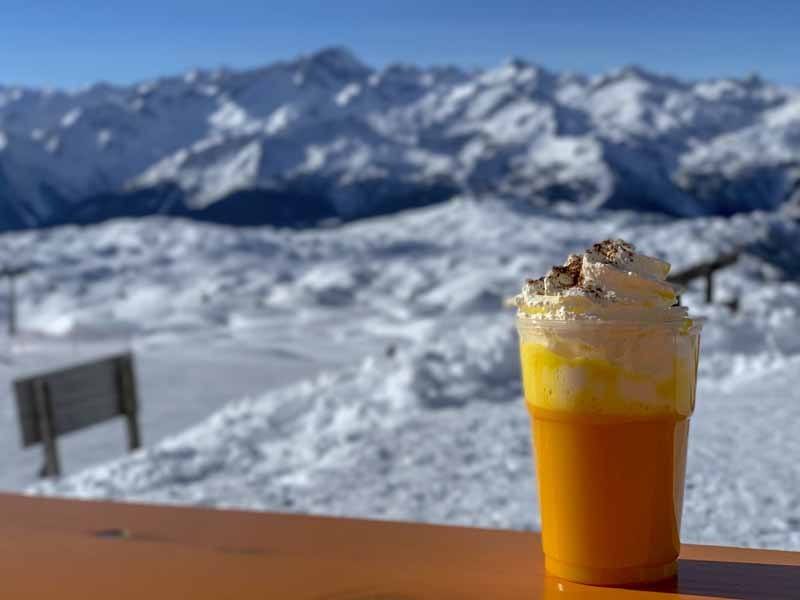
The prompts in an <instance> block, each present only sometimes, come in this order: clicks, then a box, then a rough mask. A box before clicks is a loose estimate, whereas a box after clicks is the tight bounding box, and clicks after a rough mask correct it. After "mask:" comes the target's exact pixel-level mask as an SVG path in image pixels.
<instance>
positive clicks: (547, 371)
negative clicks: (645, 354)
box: [520, 341, 694, 417]
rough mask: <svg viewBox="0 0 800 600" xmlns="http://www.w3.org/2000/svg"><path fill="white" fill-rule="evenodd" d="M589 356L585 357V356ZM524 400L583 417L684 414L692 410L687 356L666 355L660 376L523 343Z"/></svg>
mask: <svg viewBox="0 0 800 600" xmlns="http://www.w3.org/2000/svg"><path fill="white" fill-rule="evenodd" d="M587 354H588V353H587ZM520 356H521V359H522V380H523V385H524V389H525V400H526V402H527V403H528V404H529V405H530V406H531V407H536V408H540V409H544V410H548V411H568V412H573V413H580V414H586V415H592V414H608V415H636V416H644V417H647V416H654V415H668V414H669V415H683V416H688V415H690V414H691V412H692V410H693V408H694V367H693V364H692V356H691V355H685V354H684V355H679V354H678V353H675V354H674V356H673V357H671V358H670V357H669V356H667V360H670V361H671V364H668V365H666V368H664V369H662V370H661V372H660V374H659V375H655V374H654V373H652V372H647V373H644V372H636V371H635V370H632V369H626V368H625V366H624V365H619V364H613V363H611V362H609V361H606V360H603V359H600V358H596V357H587V356H578V355H575V356H566V355H562V354H558V353H556V352H554V351H553V350H551V349H550V348H548V347H547V346H544V345H541V344H537V343H531V342H525V341H523V342H521V344H520Z"/></svg>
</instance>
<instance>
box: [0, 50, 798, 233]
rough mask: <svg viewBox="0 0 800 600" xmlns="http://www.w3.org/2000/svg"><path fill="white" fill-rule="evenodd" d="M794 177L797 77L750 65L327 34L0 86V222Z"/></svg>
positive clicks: (670, 189)
mask: <svg viewBox="0 0 800 600" xmlns="http://www.w3.org/2000/svg"><path fill="white" fill-rule="evenodd" d="M165 190H167V192H165ZM798 190H800V91H798V90H795V89H792V88H788V87H785V86H779V85H775V84H771V83H769V82H766V81H764V80H763V79H761V78H760V77H755V76H751V77H748V78H744V79H724V78H722V79H706V80H698V81H688V80H682V79H680V78H677V77H672V76H669V75H664V74H657V73H652V72H650V71H647V70H646V69H643V68H641V67H638V66H635V65H633V66H626V67H623V68H620V69H616V70H614V71H611V72H609V73H606V74H602V75H598V76H594V77H587V76H585V75H580V74H574V73H559V72H556V71H552V70H549V69H547V68H545V67H542V66H540V65H537V64H534V63H532V62H529V61H526V60H523V59H519V58H514V59H510V60H508V61H506V62H505V63H503V64H501V65H500V66H498V67H496V68H492V69H486V70H474V71H467V70H462V69H459V68H457V67H418V66H415V65H412V64H393V65H389V66H386V67H384V68H382V69H375V68H372V67H370V66H368V65H366V64H365V63H363V62H362V61H360V60H359V59H358V58H357V57H356V56H355V55H354V54H353V53H352V52H350V51H349V50H347V49H346V48H343V47H332V48H326V49H322V50H320V51H317V52H314V53H311V54H307V55H302V56H300V57H297V58H295V59H291V60H281V61H276V62H273V63H271V64H269V65H265V66H263V67H257V68H253V69H245V70H235V69H227V68H224V69H196V70H192V71H188V72H186V73H184V74H182V75H172V76H166V77H161V78H157V79H154V80H151V81H145V82H140V83H135V84H131V85H123V86H116V85H111V84H107V83H98V84H94V85H92V86H88V87H86V88H82V89H80V90H75V91H63V90H37V89H35V88H27V87H26V88H23V87H15V86H2V85H0V230H9V229H23V228H30V227H41V226H48V225H57V224H61V223H69V222H94V220H102V219H105V218H112V217H114V216H135V215H140V214H152V213H159V214H174V215H179V216H188V217H194V218H198V219H202V220H214V221H219V222H230V223H239V222H241V221H242V220H246V218H252V219H254V221H253V223H252V224H259V223H271V224H277V225H289V226H305V225H313V224H314V223H315V222H316V221H318V220H320V219H327V218H339V219H344V220H349V219H353V218H359V217H364V216H371V215H373V214H380V213H383V212H387V211H393V210H401V209H403V208H406V207H411V206H418V205H422V204H427V203H432V202H439V201H442V200H446V199H447V198H448V197H450V196H452V195H455V194H457V193H461V192H465V193H471V194H494V195H503V196H509V197H514V198H522V199H525V200H528V201H530V202H532V203H534V204H539V205H548V204H551V203H560V204H573V205H575V206H578V207H582V208H588V209H592V208H611V209H615V208H623V209H634V210H645V211H655V212H662V213H667V214H671V215H675V216H696V215H711V214H722V215H725V214H732V213H736V212H743V211H751V210H756V209H760V210H775V209H778V208H780V207H781V206H783V205H789V204H792V203H795V204H796V202H797V197H798V193H799V192H798Z"/></svg>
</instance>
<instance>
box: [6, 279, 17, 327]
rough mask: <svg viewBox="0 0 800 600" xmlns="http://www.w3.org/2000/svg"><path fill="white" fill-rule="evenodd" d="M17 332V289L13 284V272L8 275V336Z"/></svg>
mask: <svg viewBox="0 0 800 600" xmlns="http://www.w3.org/2000/svg"><path fill="white" fill-rule="evenodd" d="M16 334H17V291H16V286H15V285H14V273H9V275H8V337H14V336H15V335H16Z"/></svg>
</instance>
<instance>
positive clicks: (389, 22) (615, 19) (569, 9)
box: [0, 0, 800, 87]
mask: <svg viewBox="0 0 800 600" xmlns="http://www.w3.org/2000/svg"><path fill="white" fill-rule="evenodd" d="M76 5H79V6H80V8H79V9H78V8H75V6H76ZM0 15H1V16H0V23H1V24H0V83H5V84H19V83H22V84H28V85H48V86H59V87H76V86H79V85H84V84H87V83H92V82H95V81H99V80H105V81H112V82H131V81H138V80H142V79H148V78H151V77H153V76H157V75H163V74H168V73H175V72H179V71H183V70H186V69H189V68H192V67H197V66H201V67H216V66H220V65H227V66H233V67H247V66H254V65H259V64H264V63H267V62H270V61H272V60H275V59H278V58H289V57H292V56H295V55H297V54H299V53H303V52H308V51H311V50H314V49H317V48H319V47H322V46H327V45H345V46H348V47H350V48H351V49H352V50H353V51H354V52H355V53H356V54H357V55H358V56H359V57H361V58H362V59H363V60H365V61H366V62H368V63H370V64H373V65H376V66H380V65H384V64H386V63H389V62H393V61H407V62H417V63H421V64H441V63H451V64H459V65H464V66H491V65H495V64H498V63H500V62H501V61H502V60H503V59H504V58H506V57H509V56H520V57H524V58H528V59H531V60H533V61H535V62H538V63H541V64H543V65H545V66H548V67H552V68H556V69H569V70H573V71H581V72H586V73H598V72H601V71H604V70H608V69H611V68H614V67H617V66H620V65H625V64H631V63H636V64H641V65H643V66H645V67H647V68H650V69H653V70H656V71H661V72H666V73H673V74H678V75H682V76H686V77H692V78H697V77H703V76H713V75H736V76H743V75H747V74H749V73H752V72H758V73H760V74H761V75H763V76H764V77H766V78H768V79H772V80H775V81H779V82H782V83H789V84H793V85H798V84H800V72H798V70H797V69H796V66H795V65H796V64H797V59H798V57H800V35H798V33H797V32H798V26H797V24H798V23H800V2H788V1H783V0H772V1H770V2H755V1H752V2H739V1H737V0H728V1H727V2H721V1H717V0H695V1H693V2H687V1H683V0H669V1H667V2H662V1H657V0H650V1H648V0H639V1H630V0H614V1H602V0H595V1H591V0H586V1H584V2H578V1H575V0H561V1H558V2H556V1H553V2H536V1H534V0H528V1H527V2H517V1H510V0H509V1H504V0H489V1H481V2H478V1H477V0H475V1H473V2H469V1H464V0H458V1H452V0H427V1H425V2H419V1H417V0H399V1H398V0H395V1H393V2H392V1H387V0H372V1H367V0H363V1H362V0H359V1H355V0H353V1H348V0H339V1H336V0H327V1H326V0H319V1H316V2H311V1H308V0H285V1H284V2H271V1H267V0H262V1H260V2H259V1H238V0H216V1H214V2H207V1H205V0H194V1H193V2H189V1H170V0H161V1H153V0H135V1H134V0H129V1H128V2H124V3H123V2H119V1H116V0H111V1H109V0H105V1H100V0H83V1H82V2H77V3H71V2H63V1H58V2H52V1H45V0H34V1H31V0H24V1H20V0H0Z"/></svg>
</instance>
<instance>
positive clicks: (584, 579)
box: [544, 556, 678, 585]
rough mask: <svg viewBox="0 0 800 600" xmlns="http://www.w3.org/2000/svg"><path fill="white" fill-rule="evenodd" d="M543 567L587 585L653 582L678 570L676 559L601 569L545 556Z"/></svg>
mask: <svg viewBox="0 0 800 600" xmlns="http://www.w3.org/2000/svg"><path fill="white" fill-rule="evenodd" d="M544 567H545V569H546V570H547V572H548V573H550V574H551V575H555V576H556V577H561V578H562V579H568V580H569V581H574V582H576V583H587V584H589V585H633V584H637V583H653V582H655V581H661V580H662V579H669V578H670V577H674V576H675V574H676V573H677V572H678V561H676V560H675V561H672V562H669V563H665V564H663V565H648V566H642V567H622V568H618V569H614V568H611V569H603V568H597V567H581V566H578V565H571V564H568V563H564V562H561V561H559V560H556V559H554V558H550V557H549V556H545V558H544Z"/></svg>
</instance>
